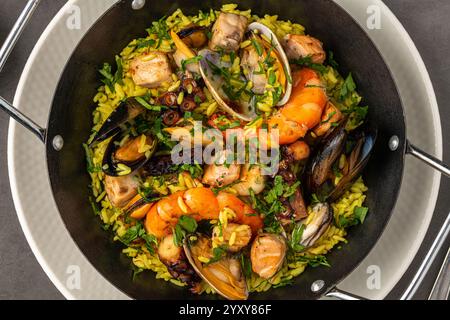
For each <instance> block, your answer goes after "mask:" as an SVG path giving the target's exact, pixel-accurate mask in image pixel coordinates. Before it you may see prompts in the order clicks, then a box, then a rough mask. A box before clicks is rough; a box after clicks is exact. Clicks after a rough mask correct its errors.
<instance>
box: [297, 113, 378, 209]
mask: <svg viewBox="0 0 450 320" xmlns="http://www.w3.org/2000/svg"><path fill="white" fill-rule="evenodd" d="M345 126H346V120H344V121H342V122H341V123H340V125H339V126H338V127H336V128H335V129H334V130H333V131H332V132H331V133H330V134H328V136H326V137H325V138H324V140H323V141H322V144H321V146H320V147H319V148H318V149H317V152H316V154H315V155H314V156H313V157H312V158H311V160H310V162H309V163H308V165H307V166H306V169H305V174H306V187H307V190H308V191H309V193H310V194H316V195H317V196H318V197H319V199H321V200H323V201H325V200H327V201H331V202H332V201H335V200H337V199H338V198H339V197H340V196H342V195H343V194H344V192H345V191H346V190H347V189H348V188H349V187H350V186H351V185H352V183H353V182H354V181H355V180H356V179H357V178H358V177H359V176H360V175H361V173H362V171H363V170H364V168H365V167H366V165H367V163H368V162H369V159H370V155H371V153H372V151H373V148H374V146H375V143H376V140H377V130H376V129H373V128H369V127H367V126H363V127H362V128H360V129H357V130H356V131H354V132H351V133H350V134H348V133H347V131H346V130H345ZM350 142H353V143H352V145H351V151H350V152H349V151H348V150H347V154H346V160H347V162H348V164H347V168H346V170H345V171H346V172H345V173H343V176H342V177H341V178H340V180H339V182H338V184H337V185H334V182H333V181H331V180H333V179H330V177H333V174H332V171H333V165H335V163H336V161H339V159H340V157H341V155H343V154H345V153H346V150H345V149H346V148H348V147H349V143H350ZM348 152H349V153H348Z"/></svg>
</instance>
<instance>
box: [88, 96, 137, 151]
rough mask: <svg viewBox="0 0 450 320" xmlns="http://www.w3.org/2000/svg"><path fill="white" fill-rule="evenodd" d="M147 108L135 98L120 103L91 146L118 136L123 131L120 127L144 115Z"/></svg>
mask: <svg viewBox="0 0 450 320" xmlns="http://www.w3.org/2000/svg"><path fill="white" fill-rule="evenodd" d="M144 110H145V108H144V107H143V106H142V105H141V104H140V103H139V102H137V101H136V99H134V98H128V99H126V100H124V101H123V102H121V103H120V105H119V106H118V107H117V108H116V109H115V110H114V111H113V112H112V113H111V115H110V116H109V117H108V119H106V121H105V123H103V125H102V127H101V128H100V130H98V132H97V134H96V135H95V137H94V139H93V140H92V142H91V145H92V144H93V143H95V142H101V141H104V140H106V139H108V138H109V137H112V136H114V135H116V134H118V133H119V132H120V131H121V128H120V126H121V125H123V124H124V123H126V122H128V121H130V120H132V119H134V118H136V117H137V116H138V115H140V114H141V113H143V112H144Z"/></svg>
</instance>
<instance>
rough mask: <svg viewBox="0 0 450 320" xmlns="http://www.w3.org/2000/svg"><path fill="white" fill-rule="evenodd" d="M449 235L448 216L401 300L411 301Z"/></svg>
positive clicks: (449, 216) (449, 217) (449, 218)
mask: <svg viewBox="0 0 450 320" xmlns="http://www.w3.org/2000/svg"><path fill="white" fill-rule="evenodd" d="M449 233H450V214H449V215H448V216H447V219H445V222H444V224H443V225H442V227H441V230H440V231H439V233H438V235H437V236H436V239H435V240H434V242H433V244H432V245H431V248H430V250H429V251H428V253H427V255H426V256H425V259H424V260H423V262H422V264H421V265H420V267H419V269H418V270H417V272H416V274H415V275H414V278H413V280H412V281H411V283H410V284H409V286H408V288H407V289H406V291H405V293H403V295H402V297H401V300H411V299H412V297H413V296H414V294H415V293H416V291H417V289H418V288H419V286H420V285H421V283H422V281H423V279H424V278H425V275H426V274H427V272H428V270H429V269H430V267H431V265H432V264H433V262H434V260H435V259H436V255H437V254H438V252H439V250H440V249H441V248H442V246H443V245H444V242H445V239H446V238H447V236H448V234H449Z"/></svg>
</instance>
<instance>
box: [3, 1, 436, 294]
mask: <svg viewBox="0 0 450 320" xmlns="http://www.w3.org/2000/svg"><path fill="white" fill-rule="evenodd" d="M76 2H77V0H72V1H70V2H69V3H68V4H66V6H67V5H70V4H71V3H76ZM336 2H338V3H339V2H345V1H336ZM63 9H64V7H63ZM63 9H61V10H62V11H60V13H61V12H62V14H60V13H58V15H57V16H55V18H54V19H53V20H52V22H51V23H50V24H49V26H48V27H47V29H49V28H50V27H52V26H53V25H54V24H56V22H54V21H55V19H57V18H58V17H59V18H61V17H60V16H62V15H63V14H64V11H63ZM387 12H388V13H391V12H390V10H389V9H388V10H387ZM395 19H396V18H395ZM53 22H54V23H53ZM398 23H399V22H398ZM400 27H401V28H403V27H402V26H401V25H400ZM47 29H46V32H47ZM403 30H404V29H403ZM46 32H44V33H43V35H42V36H41V38H40V40H39V42H38V44H37V45H36V47H35V49H34V50H33V53H32V54H31V56H30V59H29V61H28V62H27V66H26V68H25V69H24V72H23V74H22V77H21V81H20V83H19V86H18V89H17V91H16V97H15V100H14V103H15V104H17V103H18V102H19V98H20V96H21V93H22V92H21V90H22V89H23V88H22V86H23V85H24V79H25V78H26V75H27V73H28V72H29V69H30V68H31V65H32V62H33V61H34V59H35V58H36V55H37V51H39V48H40V46H42V44H43V42H44V41H45V38H46V36H47V35H48V33H46ZM404 32H405V35H406V36H407V37H408V39H409V40H410V38H409V36H408V35H407V33H406V31H404ZM41 40H42V41H41ZM410 41H411V43H412V40H410ZM410 49H413V51H414V50H415V51H417V49H416V48H415V46H414V44H412V47H411V48H410ZM417 55H418V52H417ZM417 58H418V60H419V62H421V63H418V65H419V66H420V65H421V64H423V61H422V60H421V58H420V55H418V57H417ZM423 68H424V70H425V74H422V75H424V76H425V77H426V78H427V77H428V80H429V76H428V73H427V71H426V69H425V67H424V65H423ZM425 80H427V79H425ZM425 82H427V83H428V82H429V83H430V84H431V81H425ZM431 93H432V94H431V96H430V97H431V98H432V99H433V98H434V100H435V96H434V90H433V89H432V87H431ZM436 107H437V103H436ZM433 115H435V114H433ZM437 118H439V115H437ZM435 120H436V119H435ZM435 122H436V121H435ZM437 122H438V123H439V131H440V135H439V134H438V135H437V138H440V141H438V142H437V145H438V146H437V153H440V154H438V157H441V156H442V139H441V138H442V133H441V128H440V121H437ZM15 128H16V126H15V124H13V123H11V124H10V131H9V133H10V134H9V137H8V164H9V175H10V181H11V188H12V190H13V198H14V203H15V205H16V209H17V211H18V212H17V214H18V216H19V220H20V223H21V226H22V229H23V230H24V233H25V235H26V237H27V240H28V242H29V243H30V246H31V247H32V249H33V252H34V254H35V256H36V257H37V258H38V261H39V263H40V264H41V266H42V267H43V269H44V270H45V271H46V273H47V274H48V276H49V278H50V279H51V280H52V281H53V283H54V284H55V285H56V286H57V288H58V289H59V290H60V291H61V292H63V294H64V295H65V296H66V297H68V298H73V297H74V296H73V295H72V292H70V291H67V289H66V287H65V286H64V285H63V283H62V281H61V279H57V276H56V275H55V274H54V273H53V271H52V270H51V269H50V266H49V265H48V264H47V261H46V260H45V258H44V257H43V256H41V253H40V252H39V248H38V246H37V245H36V243H35V240H34V238H33V235H32V233H31V231H30V229H29V226H28V225H27V221H26V218H25V214H24V212H22V211H23V208H22V205H21V203H20V199H19V198H18V194H17V192H14V190H16V189H17V182H16V176H15V172H14V170H13V169H14V159H13V157H12V154H13V137H14V136H15ZM439 148H440V149H441V150H439Z"/></svg>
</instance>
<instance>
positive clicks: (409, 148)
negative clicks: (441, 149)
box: [406, 140, 450, 178]
mask: <svg viewBox="0 0 450 320" xmlns="http://www.w3.org/2000/svg"><path fill="white" fill-rule="evenodd" d="M406 153H408V154H410V155H412V156H413V157H415V158H417V159H419V160H421V161H423V162H424V163H426V164H427V165H429V166H430V167H432V168H434V169H436V170H438V171H439V172H441V173H442V174H443V175H445V176H447V177H449V178H450V167H449V166H448V165H446V164H445V163H443V162H442V161H440V160H439V159H436V158H435V157H433V156H432V155H429V154H428V153H426V152H424V151H422V150H420V149H419V148H417V147H416V146H415V145H413V144H412V143H411V142H409V141H408V140H407V141H406Z"/></svg>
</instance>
